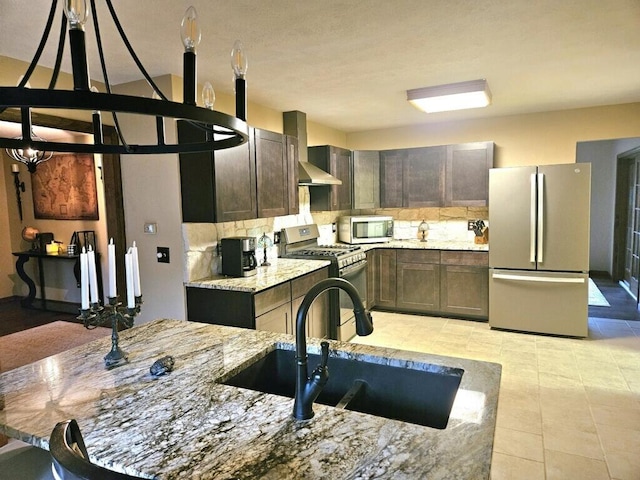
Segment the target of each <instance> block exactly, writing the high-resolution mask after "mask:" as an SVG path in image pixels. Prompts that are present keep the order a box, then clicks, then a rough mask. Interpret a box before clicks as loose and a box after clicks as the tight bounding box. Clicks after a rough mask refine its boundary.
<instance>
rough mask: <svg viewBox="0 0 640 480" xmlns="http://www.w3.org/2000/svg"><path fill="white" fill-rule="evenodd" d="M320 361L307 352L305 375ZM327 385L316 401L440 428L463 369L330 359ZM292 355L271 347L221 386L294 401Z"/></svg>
mask: <svg viewBox="0 0 640 480" xmlns="http://www.w3.org/2000/svg"><path fill="white" fill-rule="evenodd" d="M319 363H320V355H314V354H310V355H309V359H308V369H309V372H310V371H311V370H312V369H313V368H314V367H315V366H316V365H317V364H319ZM327 367H328V369H329V381H328V382H327V384H326V385H325V387H324V389H323V390H322V392H321V393H320V396H319V397H318V399H317V400H316V402H317V403H321V404H324V405H329V406H332V407H336V408H344V409H347V410H352V411H356V412H362V413H367V414H370V415H376V416H379V417H384V418H389V419H393V420H400V421H403V422H408V423H414V424H418V425H423V426H427V427H433V428H439V429H444V428H446V426H447V422H448V421H449V415H450V413H451V407H452V406H453V402H454V400H455V397H456V392H457V391H458V387H459V386H460V381H461V380H462V375H463V373H464V370H462V369H460V368H451V367H442V366H438V365H429V364H423V365H421V366H420V369H417V368H404V367H396V366H389V365H382V364H379V363H374V362H371V361H365V360H360V359H355V358H341V357H336V356H330V357H329V360H328V363H327ZM295 382H296V360H295V351H293V350H287V349H283V348H276V349H275V350H273V351H271V352H269V353H268V354H267V355H266V356H264V357H262V358H260V359H258V360H257V361H255V362H254V363H252V364H250V365H249V366H248V367H246V368H245V369H243V370H241V371H240V372H239V373H238V374H236V375H234V376H233V377H231V378H229V379H227V380H225V381H224V382H223V383H224V384H226V385H232V386H236V387H241V388H248V389H250V390H256V391H259V392H264V393H270V394H275V395H281V396H285V397H289V398H293V397H294V393H295Z"/></svg>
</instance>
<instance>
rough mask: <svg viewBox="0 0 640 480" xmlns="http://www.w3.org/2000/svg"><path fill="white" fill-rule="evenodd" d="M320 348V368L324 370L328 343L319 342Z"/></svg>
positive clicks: (327, 357) (327, 354)
mask: <svg viewBox="0 0 640 480" xmlns="http://www.w3.org/2000/svg"><path fill="white" fill-rule="evenodd" d="M320 348H321V349H322V359H321V360H320V368H323V369H324V368H326V366H327V361H328V360H329V342H320Z"/></svg>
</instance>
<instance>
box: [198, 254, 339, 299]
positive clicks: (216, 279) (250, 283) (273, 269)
mask: <svg viewBox="0 0 640 480" xmlns="http://www.w3.org/2000/svg"><path fill="white" fill-rule="evenodd" d="M330 263H331V262H329V261H328V260H293V259H289V258H278V259H275V260H272V261H271V266H269V267H258V268H257V272H256V274H255V275H253V276H251V277H239V278H234V277H226V276H224V275H215V276H212V277H208V278H203V279H200V280H194V281H191V282H186V283H185V286H187V287H198V288H211V289H214V290H234V291H236V292H249V293H257V292H260V291H262V290H266V289H267V288H271V287H275V286H276V285H278V284H280V283H284V282H287V281H289V280H293V279H294V278H297V277H301V276H302V275H305V274H307V273H311V272H314V271H316V270H320V269H321V268H324V267H326V266H328V265H329V264H330Z"/></svg>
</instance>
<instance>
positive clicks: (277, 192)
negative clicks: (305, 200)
mask: <svg viewBox="0 0 640 480" xmlns="http://www.w3.org/2000/svg"><path fill="white" fill-rule="evenodd" d="M254 138H255V145H256V174H257V192H258V199H257V201H258V217H278V216H283V215H287V214H288V213H289V179H288V175H289V163H288V160H289V159H288V156H287V147H286V144H285V138H284V136H283V135H280V134H278V133H274V132H269V131H267V130H260V129H256V130H255V136H254Z"/></svg>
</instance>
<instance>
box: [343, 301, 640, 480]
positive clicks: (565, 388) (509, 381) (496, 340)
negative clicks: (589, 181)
mask: <svg viewBox="0 0 640 480" xmlns="http://www.w3.org/2000/svg"><path fill="white" fill-rule="evenodd" d="M374 325H375V331H374V332H373V334H372V335H371V336H369V337H356V338H354V339H353V341H354V342H358V343H366V344H370V345H379V346H385V347H392V348H400V349H403V350H414V351H421V352H429V353H437V354H441V355H449V356H457V357H465V358H473V359H477V360H485V361H491V362H497V363H500V364H502V379H501V383H500V397H499V403H498V418H497V424H496V433H495V441H494V453H493V459H492V465H491V479H492V480H505V479H517V480H529V479H531V480H538V479H547V480H556V479H562V480H565V479H571V480H573V479H576V480H578V479H579V480H600V479H603V480H640V322H632V321H629V322H627V321H622V320H609V319H600V318H591V319H589V337H588V338H585V339H575V338H560V337H552V336H544V335H534V334H527V333H516V332H507V331H498V330H491V329H490V327H489V325H488V324H487V323H481V322H472V321H465V320H454V319H446V318H433V317H425V316H418V315H403V314H396V313H386V312H374Z"/></svg>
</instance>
